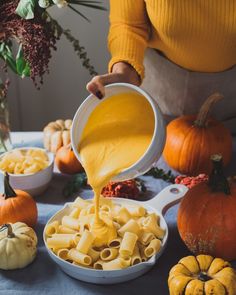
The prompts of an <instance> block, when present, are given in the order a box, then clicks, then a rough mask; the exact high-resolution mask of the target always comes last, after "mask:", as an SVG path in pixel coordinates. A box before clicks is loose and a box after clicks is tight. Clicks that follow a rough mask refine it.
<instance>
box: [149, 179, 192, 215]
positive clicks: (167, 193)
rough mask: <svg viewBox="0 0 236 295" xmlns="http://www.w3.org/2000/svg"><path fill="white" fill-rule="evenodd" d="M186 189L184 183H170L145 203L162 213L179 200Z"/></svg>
mask: <svg viewBox="0 0 236 295" xmlns="http://www.w3.org/2000/svg"><path fill="white" fill-rule="evenodd" d="M187 191H188V188H187V187H186V186H185V185H182V184H172V185H169V186H167V187H166V188H164V189H163V190H162V191H161V192H160V193H159V194H157V195H156V196H155V197H154V198H152V199H151V200H148V201H146V202H145V203H146V204H147V205H149V206H151V207H153V208H155V209H156V210H158V211H159V212H161V214H162V215H164V214H165V213H166V211H167V210H168V209H169V208H170V207H172V206H173V205H175V204H177V203H179V202H180V200H181V199H182V197H183V196H184V195H185V194H186V192H187Z"/></svg>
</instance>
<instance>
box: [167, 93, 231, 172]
mask: <svg viewBox="0 0 236 295" xmlns="http://www.w3.org/2000/svg"><path fill="white" fill-rule="evenodd" d="M222 98H223V96H222V95H220V94H218V93H215V94H213V95H211V96H210V97H209V98H208V99H207V100H206V101H205V103H204V104H203V105H202V107H201V109H200V111H199V114H198V115H197V116H195V115H189V116H188V115H187V116H182V117H179V118H177V119H175V120H173V121H172V122H170V123H169V124H168V126H167V137H166V144H165V148H164V152H163V155H164V158H165V160H166V162H167V163H168V165H169V166H170V167H172V168H173V169H175V170H177V171H179V172H180V173H182V174H187V175H198V174H200V173H207V174H209V173H210V172H211V169H212V164H211V161H210V156H211V155H213V154H216V153H220V154H222V156H223V158H224V165H227V164H228V163H229V162H230V159H231V155H232V136H231V134H230V131H229V130H228V129H227V128H226V127H225V126H224V125H223V124H222V123H221V122H219V121H217V120H215V119H213V118H209V112H210V110H211V107H212V105H213V104H214V103H216V102H217V101H218V100H220V99H222Z"/></svg>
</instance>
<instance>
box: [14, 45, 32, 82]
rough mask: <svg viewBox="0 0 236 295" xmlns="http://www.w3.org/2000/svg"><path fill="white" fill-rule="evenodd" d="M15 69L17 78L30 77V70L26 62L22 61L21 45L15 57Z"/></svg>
mask: <svg viewBox="0 0 236 295" xmlns="http://www.w3.org/2000/svg"><path fill="white" fill-rule="evenodd" d="M16 69H17V73H18V75H19V76H21V77H22V78H24V77H26V76H29V75H30V68H29V64H28V63H27V61H26V60H25V59H24V55H23V49H22V44H20V46H19V49H18V52H17V55H16Z"/></svg>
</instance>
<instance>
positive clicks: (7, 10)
mask: <svg viewBox="0 0 236 295" xmlns="http://www.w3.org/2000/svg"><path fill="white" fill-rule="evenodd" d="M53 5H57V7H59V8H62V7H68V8H70V9H72V10H73V11H75V12H76V13H78V14H79V15H80V16H82V17H83V18H85V19H86V20H88V18H87V17H86V16H85V15H84V14H82V13H81V12H80V11H79V10H77V9H76V8H75V5H82V6H87V7H90V8H95V9H100V10H105V8H104V7H103V6H101V2H98V1H94V0H86V1H83V0H67V1H66V0H20V1H16V0H5V1H0V58H2V59H3V60H4V61H5V65H6V66H8V67H9V68H11V69H12V70H13V71H14V72H15V73H16V74H18V75H19V76H21V77H27V76H30V77H31V79H32V80H33V81H34V83H35V85H38V83H37V81H36V78H39V82H40V83H43V75H44V74H45V73H48V72H49V60H50V59H51V51H52V50H56V42H57V41H58V40H59V39H60V38H61V36H62V34H63V35H64V36H65V37H66V39H67V40H68V41H69V42H70V43H71V44H72V46H73V48H74V50H75V52H76V54H77V55H78V57H79V58H80V59H81V60H82V64H83V66H84V67H85V68H86V69H88V71H89V73H90V74H91V75H96V74H97V72H96V71H95V69H94V67H93V66H92V65H91V64H90V60H89V58H88V57H87V52H86V50H85V48H84V47H83V46H81V45H80V42H79V40H77V39H76V38H74V37H73V36H72V34H71V32H70V30H68V29H63V28H62V27H61V26H60V25H59V23H58V22H57V21H56V20H54V19H53V18H52V17H51V16H50V15H49V13H48V12H47V10H46V9H47V8H48V7H50V6H53ZM12 41H16V43H18V45H19V47H18V52H17V54H16V56H15V55H14V54H13V44H12Z"/></svg>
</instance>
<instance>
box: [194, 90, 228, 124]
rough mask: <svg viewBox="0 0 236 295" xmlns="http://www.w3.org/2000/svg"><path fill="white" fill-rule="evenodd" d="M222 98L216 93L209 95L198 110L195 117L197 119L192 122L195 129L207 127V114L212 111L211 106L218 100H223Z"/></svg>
mask: <svg viewBox="0 0 236 295" xmlns="http://www.w3.org/2000/svg"><path fill="white" fill-rule="evenodd" d="M223 98H224V96H223V95H221V94H220V93H218V92H216V93H213V94H212V95H210V96H209V97H208V98H207V99H206V101H205V102H204V103H203V105H202V106H201V108H200V111H199V113H198V115H197V119H196V121H195V122H194V125H195V126H197V127H206V126H207V119H208V117H209V113H210V111H211V109H212V106H213V105H214V104H215V103H216V102H217V101H219V100H221V99H223Z"/></svg>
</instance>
